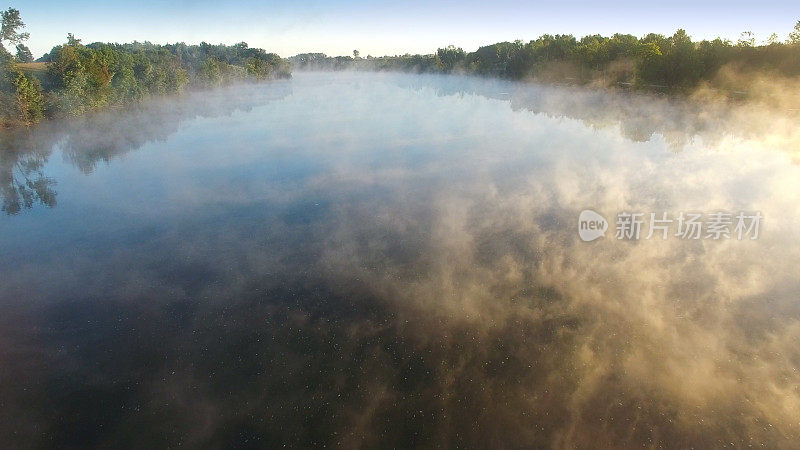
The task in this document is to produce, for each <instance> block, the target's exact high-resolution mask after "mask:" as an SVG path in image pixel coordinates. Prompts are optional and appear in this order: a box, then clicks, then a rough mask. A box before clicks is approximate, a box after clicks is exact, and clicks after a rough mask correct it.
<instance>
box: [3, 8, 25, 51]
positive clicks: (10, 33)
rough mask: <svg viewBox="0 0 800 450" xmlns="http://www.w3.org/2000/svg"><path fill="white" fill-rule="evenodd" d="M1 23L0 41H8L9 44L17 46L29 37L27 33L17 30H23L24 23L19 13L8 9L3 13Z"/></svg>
mask: <svg viewBox="0 0 800 450" xmlns="http://www.w3.org/2000/svg"><path fill="white" fill-rule="evenodd" d="M0 16H2V22H1V24H0V41H8V42H9V43H11V44H19V43H20V42H22V41H24V40H27V39H28V37H30V34H29V33H21V32H20V31H19V30H20V29H22V28H25V23H24V22H22V19H21V18H20V17H19V11H18V10H16V9H14V8H8V9H7V10H5V11H3V12H2V14H0Z"/></svg>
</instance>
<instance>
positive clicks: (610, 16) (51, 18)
mask: <svg viewBox="0 0 800 450" xmlns="http://www.w3.org/2000/svg"><path fill="white" fill-rule="evenodd" d="M9 6H10V7H14V8H17V9H19V10H20V12H21V14H22V19H23V21H25V23H26V25H27V28H26V29H27V31H29V32H30V33H31V38H30V41H29V42H28V46H29V47H30V48H31V50H32V51H33V53H34V55H35V56H37V57H38V56H40V55H42V54H43V53H45V52H47V51H49V50H50V48H52V47H53V46H54V45H56V44H60V43H62V42H64V41H65V40H66V35H67V33H74V34H75V35H76V36H77V37H78V38H80V39H82V40H83V42H85V43H89V42H96V41H104V42H131V41H134V40H138V41H145V40H149V41H151V42H155V43H171V42H180V41H183V42H186V43H199V42H200V41H206V42H210V43H225V44H232V43H236V42H241V41H245V42H247V43H248V44H250V46H252V47H263V48H265V49H267V50H268V51H274V52H276V53H278V54H280V55H281V56H291V55H294V54H297V53H303V52H323V53H327V54H328V55H345V54H351V53H352V51H353V50H354V49H358V50H359V51H360V52H361V55H362V56H366V55H368V54H371V55H385V54H389V55H393V54H402V53H433V52H434V51H435V50H436V48H438V47H444V46H446V45H448V44H453V45H456V46H459V47H462V48H464V49H465V50H467V51H471V50H474V49H476V48H477V47H478V46H480V45H484V44H491V43H494V42H500V41H506V40H515V39H522V40H524V41H528V40H531V39H534V38H536V37H538V36H539V35H541V34H544V33H550V34H557V33H565V34H574V35H576V36H583V35H587V34H595V33H600V34H605V35H611V34H613V33H616V32H621V33H630V34H634V35H638V36H641V35H644V34H646V33H648V32H656V33H662V34H672V33H673V32H674V31H675V30H676V29H678V28H684V29H686V31H687V32H688V33H689V34H690V35H691V36H692V37H693V38H696V39H702V38H714V37H717V36H721V37H723V38H728V39H731V40H733V41H735V40H737V39H738V37H739V35H740V33H741V32H742V31H752V32H753V33H754V34H755V37H756V39H757V41H765V40H766V39H767V38H768V37H769V35H770V34H772V33H773V32H775V33H777V34H778V36H779V37H780V39H781V40H784V39H786V37H787V35H788V33H789V32H790V31H791V30H792V28H793V27H794V24H795V23H796V22H797V21H798V20H800V1H797V0H794V1H772V0H766V1H752V0H750V1H741V0H732V1H720V0H714V1H702V0H701V1H686V0H674V1H669V2H665V1H660V2H653V1H648V0H638V1H615V0H606V1H586V0H572V1H549V2H546V3H541V4H539V3H537V2H523V1H508V0H497V1H491V0H487V1H480V2H479V1H471V0H470V1H462V2H456V1H418V0H414V1H407V2H403V1H383V0H379V1H372V2H368V1H361V0H328V1H296V2H263V1H262V2H245V1H238V0H234V1H227V2H226V1H219V0H217V1H210V0H200V1H185V0H174V1H167V0H140V1H133V0H131V1H115V0H106V1H97V0H94V1H87V0H71V1H64V0H13V1H11V2H6V3H5V4H4V3H3V2H2V0H0V8H2V9H3V10H5V9H6V8H8V7H9Z"/></svg>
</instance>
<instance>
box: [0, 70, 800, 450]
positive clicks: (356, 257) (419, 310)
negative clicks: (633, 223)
mask: <svg viewBox="0 0 800 450" xmlns="http://www.w3.org/2000/svg"><path fill="white" fill-rule="evenodd" d="M756 112H757V111H756ZM753 117H757V118H758V120H753ZM792 120H793V119H792V118H791V117H778V116H771V115H768V114H766V113H759V114H754V111H752V110H747V107H746V106H742V105H728V106H715V107H710V106H707V105H701V106H698V105H691V104H687V103H681V102H677V101H671V100H668V99H653V98H643V97H637V96H634V95H629V94H624V93H619V94H608V93H601V92H596V91H588V90H579V89H568V88H557V87H556V88H553V87H535V86H523V85H518V84H514V83H506V82H493V81H485V80H476V79H470V78H455V77H423V76H407V75H378V74H305V75H303V74H301V75H298V76H296V77H295V79H294V80H292V81H291V82H287V83H284V84H279V83H276V84H270V85H266V86H259V87H247V88H237V89H233V90H228V91H220V92H215V93H213V94H202V95H197V96H192V97H190V98H188V99H185V100H183V101H181V102H174V103H172V102H165V103H163V104H158V105H153V106H152V107H148V108H145V109H142V110H140V111H133V112H126V113H122V112H121V113H108V114H103V115H98V116H97V117H93V118H91V119H89V120H86V121H78V122H73V123H68V124H63V123H62V124H58V123H54V124H50V125H46V126H43V127H40V128H34V129H32V130H30V131H25V132H18V133H17V134H16V135H4V136H3V138H4V139H3V141H2V146H3V149H2V151H0V168H1V169H2V177H1V178H0V181H2V183H3V184H2V186H3V188H2V195H3V200H4V211H6V212H7V213H11V214H14V215H3V216H0V276H1V277H2V278H1V279H2V283H0V308H1V309H2V311H1V312H2V314H0V399H2V402H1V403H0V404H2V406H1V407H0V424H3V426H0V441H2V442H7V443H11V444H12V445H14V444H17V445H23V444H24V445H30V444H31V443H34V444H41V445H58V446H70V445H72V446H76V445H92V446H105V447H108V446H115V445H118V444H120V443H126V442H131V441H132V440H135V441H136V442H141V445H142V446H149V445H167V444H168V445H188V446H198V445H199V446H229V445H237V446H244V445H250V446H253V445H255V446H275V445H281V444H287V445H294V446H310V445H325V444H327V445H332V446H341V447H348V448H349V447H353V446H357V445H366V446H390V445H392V446H411V445H422V446H435V445H441V446H447V447H455V446H467V447H471V446H476V447H487V446H497V445H504V446H521V447H530V446H567V447H573V446H580V447H605V446H612V445H616V446H631V445H647V446H659V445H661V446H677V447H688V446H695V447H711V446H715V447H716V446H722V445H731V444H732V445H735V446H745V445H750V444H752V445H761V444H764V445H766V446H768V447H775V446H783V447H791V446H792V445H793V443H794V442H796V441H797V440H798V439H800V424H798V422H797V417H800V374H799V373H798V366H799V365H800V346H798V344H800V320H799V319H800V304H798V293H800V286H799V285H798V283H800V282H799V281H798V280H797V279H796V266H797V264H798V263H799V262H800V249H799V248H798V245H797V244H798V231H797V230H798V225H800V206H798V205H797V202H796V192H798V188H800V173H799V172H800V168H798V166H797V165H796V164H794V163H793V161H792V158H793V156H794V153H793V149H795V148H797V147H796V144H797V143H798V142H800V141H798V139H797V137H796V134H795V129H796V127H795V126H792ZM759 121H761V122H763V123H759ZM764 123H767V124H769V127H765V126H763V125H764ZM133 150H136V151H133ZM100 161H103V162H105V163H106V164H98V163H99V162H100ZM56 190H57V191H58V193H57V194H56V192H55V191H56ZM56 196H57V198H58V206H55V207H53V208H46V207H42V206H36V203H37V202H38V203H41V204H44V205H48V206H54V205H55V198H56ZM15 199H16V200H15ZM6 205H9V206H6ZM26 207H28V209H25V208H26ZM586 208H591V209H594V210H596V211H599V212H601V213H603V214H604V215H605V216H606V217H612V216H613V215H614V214H616V213H617V212H618V211H622V210H628V211H641V212H651V211H652V212H660V211H671V212H678V211H690V210H694V211H696V210H702V211H711V210H717V209H727V210H744V211H756V210H757V211H761V213H762V214H763V215H764V217H765V222H764V224H763V225H762V231H761V235H760V238H759V239H758V240H757V241H741V242H740V241H736V240H730V241H711V240H699V241H684V240H680V239H668V240H665V241H662V240H649V241H647V240H643V241H638V242H621V241H616V240H614V239H613V238H611V236H612V235H613V233H610V234H609V235H608V237H607V238H606V239H600V240H598V241H595V242H592V243H584V242H581V241H580V239H579V238H578V235H577V230H576V220H577V217H578V213H579V212H580V211H581V210H583V209H586Z"/></svg>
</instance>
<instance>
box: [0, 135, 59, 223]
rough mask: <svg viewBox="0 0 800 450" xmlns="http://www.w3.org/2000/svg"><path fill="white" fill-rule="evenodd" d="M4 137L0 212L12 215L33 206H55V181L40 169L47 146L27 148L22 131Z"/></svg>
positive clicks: (0, 160) (48, 152)
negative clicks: (0, 208)
mask: <svg viewBox="0 0 800 450" xmlns="http://www.w3.org/2000/svg"><path fill="white" fill-rule="evenodd" d="M6 137H7V139H4V140H3V141H2V142H3V144H2V148H0V197H2V202H3V205H2V211H3V212H5V213H6V214H9V215H14V214H19V212H20V211H22V209H28V208H31V207H33V205H34V204H36V203H40V204H42V205H44V206H48V207H53V206H55V204H56V191H55V189H54V187H55V185H56V181H55V180H54V179H53V178H50V177H48V176H46V175H45V173H44V170H43V169H44V165H45V163H47V159H48V158H49V156H50V147H47V146H45V147H38V146H34V147H33V148H32V149H31V148H29V147H28V145H30V144H31V141H30V139H29V138H30V136H29V133H25V132H23V133H17V134H14V135H9V136H6Z"/></svg>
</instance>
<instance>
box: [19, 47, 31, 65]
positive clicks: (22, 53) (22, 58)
mask: <svg viewBox="0 0 800 450" xmlns="http://www.w3.org/2000/svg"><path fill="white" fill-rule="evenodd" d="M17 61H19V62H23V63H28V62H33V54H32V53H31V50H30V49H29V48H28V47H26V46H25V44H17Z"/></svg>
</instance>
